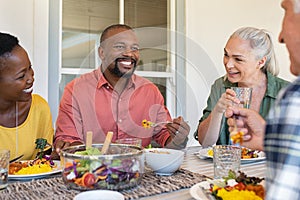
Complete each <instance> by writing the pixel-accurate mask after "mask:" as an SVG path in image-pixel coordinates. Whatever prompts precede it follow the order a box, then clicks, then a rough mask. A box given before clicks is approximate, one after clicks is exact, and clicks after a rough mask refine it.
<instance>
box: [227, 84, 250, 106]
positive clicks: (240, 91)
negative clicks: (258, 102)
mask: <svg viewBox="0 0 300 200" xmlns="http://www.w3.org/2000/svg"><path fill="white" fill-rule="evenodd" d="M231 89H232V90H233V91H234V92H235V94H236V97H237V98H238V99H239V100H240V104H239V105H238V106H239V107H242V108H249V107H250V103H251V98H252V88H247V87H232V88H231Z"/></svg>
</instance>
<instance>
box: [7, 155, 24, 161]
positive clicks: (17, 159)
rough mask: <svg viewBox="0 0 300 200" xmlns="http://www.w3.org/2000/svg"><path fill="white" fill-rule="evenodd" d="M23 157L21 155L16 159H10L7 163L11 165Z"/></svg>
mask: <svg viewBox="0 0 300 200" xmlns="http://www.w3.org/2000/svg"><path fill="white" fill-rule="evenodd" d="M23 156H24V154H22V155H20V156H18V157H16V158H14V159H11V160H10V161H9V163H13V162H15V161H17V160H19V159H20V158H22V157H23Z"/></svg>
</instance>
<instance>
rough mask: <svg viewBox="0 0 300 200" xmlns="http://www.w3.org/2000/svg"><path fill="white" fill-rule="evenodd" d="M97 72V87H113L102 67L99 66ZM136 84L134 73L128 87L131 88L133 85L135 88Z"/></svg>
mask: <svg viewBox="0 0 300 200" xmlns="http://www.w3.org/2000/svg"><path fill="white" fill-rule="evenodd" d="M96 73H97V77H98V83H97V89H100V88H101V87H107V86H109V87H111V88H113V86H112V85H111V84H110V83H109V82H108V81H107V80H106V78H105V76H104V74H103V73H102V71H101V67H99V68H98V70H97V72H96ZM135 85H136V75H135V74H133V75H132V76H131V77H130V79H129V81H128V84H127V87H126V88H131V87H133V88H135Z"/></svg>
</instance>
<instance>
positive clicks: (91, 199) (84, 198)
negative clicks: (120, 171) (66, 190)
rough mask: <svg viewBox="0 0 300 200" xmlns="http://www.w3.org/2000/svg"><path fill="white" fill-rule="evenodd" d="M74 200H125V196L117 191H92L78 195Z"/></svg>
mask: <svg viewBox="0 0 300 200" xmlns="http://www.w3.org/2000/svg"><path fill="white" fill-rule="evenodd" d="M73 200H124V196H123V195H122V194H121V193H120V192H117V191H110V190H91V191H87V192H81V193H79V194H77V195H76V196H75V197H74V199H73Z"/></svg>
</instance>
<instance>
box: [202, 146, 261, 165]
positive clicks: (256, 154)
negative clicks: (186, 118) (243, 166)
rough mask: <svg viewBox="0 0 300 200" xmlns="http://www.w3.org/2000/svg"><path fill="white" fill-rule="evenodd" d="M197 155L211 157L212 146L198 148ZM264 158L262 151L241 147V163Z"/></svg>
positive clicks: (204, 157) (203, 157)
mask: <svg viewBox="0 0 300 200" xmlns="http://www.w3.org/2000/svg"><path fill="white" fill-rule="evenodd" d="M197 155H198V156H199V158H200V159H206V158H213V149H212V147H209V148H203V149H200V151H199V152H198V154H197ZM265 159H266V155H265V153H264V152H263V151H258V150H251V149H248V148H246V147H242V155H241V162H242V163H247V162H256V161H263V160H265Z"/></svg>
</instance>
